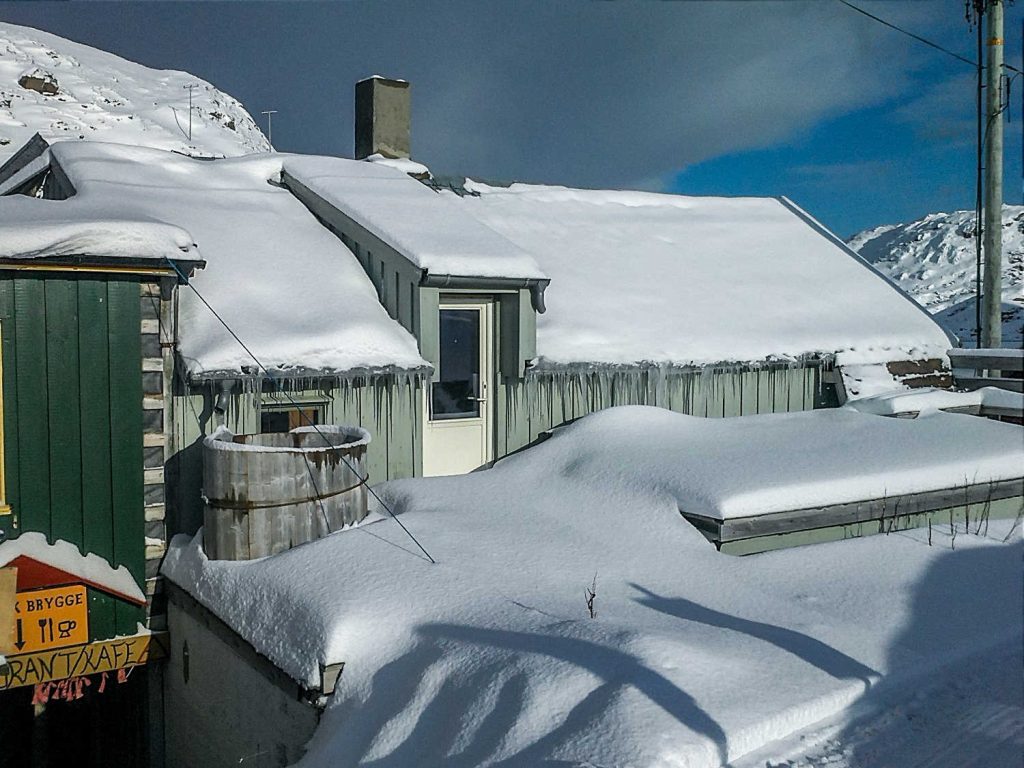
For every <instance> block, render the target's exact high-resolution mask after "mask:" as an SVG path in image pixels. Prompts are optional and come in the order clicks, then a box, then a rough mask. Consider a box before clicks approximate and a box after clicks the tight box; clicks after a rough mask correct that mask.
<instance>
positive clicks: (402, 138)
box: [356, 75, 410, 160]
mask: <svg viewBox="0 0 1024 768" xmlns="http://www.w3.org/2000/svg"><path fill="white" fill-rule="evenodd" d="M409 105H410V89H409V83H408V82H407V81H405V80H392V79H390V78H387V77H381V76H380V75H374V76H373V77H368V78H367V79H365V80H360V81H359V82H358V83H356V160H363V159H364V158H366V157H369V156H370V155H374V154H381V155H384V157H391V158H398V157H401V158H408V157H409V124H410V109H409Z"/></svg>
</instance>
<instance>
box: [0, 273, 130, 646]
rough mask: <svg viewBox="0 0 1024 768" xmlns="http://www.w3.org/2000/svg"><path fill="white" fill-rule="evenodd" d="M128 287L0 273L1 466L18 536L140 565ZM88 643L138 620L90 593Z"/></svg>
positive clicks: (124, 607)
mask: <svg viewBox="0 0 1024 768" xmlns="http://www.w3.org/2000/svg"><path fill="white" fill-rule="evenodd" d="M138 296H139V283H138V280H137V279H135V278H121V277H116V276H110V277H98V276H96V275H88V276H86V275H82V276H74V275H68V276H61V275H57V274H55V275H53V276H46V277H38V276H35V277H28V278H24V277H20V276H15V275H14V273H10V272H8V273H0V323H2V324H3V334H2V336H3V355H4V357H3V362H4V365H3V381H2V386H3V397H4V438H5V451H4V464H5V472H6V477H7V497H8V498H7V501H8V503H10V505H11V507H12V511H13V514H14V516H15V517H16V518H17V523H18V528H17V531H16V532H17V533H21V532H24V531H38V532H40V533H43V534H44V535H46V537H47V539H48V540H49V541H51V542H53V541H55V540H57V539H64V540H66V541H70V542H72V543H73V544H75V545H77V546H78V547H79V548H80V549H82V551H83V552H95V553H96V554H98V555H100V556H101V557H104V558H106V559H108V560H109V561H110V562H111V564H112V565H114V566H115V567H116V566H119V565H125V566H127V568H128V569H129V571H130V572H131V573H132V575H133V576H134V577H135V579H136V581H137V582H138V583H139V585H140V586H141V585H142V584H143V583H144V566H143V556H144V552H143V529H142V526H143V491H142V464H143V456H142V376H141V373H142V366H141V356H140V341H139V328H140V318H139V301H138ZM89 601H90V639H93V640H99V639H105V638H108V637H111V636H113V635H114V634H132V633H134V632H135V629H136V622H138V621H141V620H143V619H144V613H143V611H142V610H141V609H139V608H136V607H134V606H129V605H128V604H126V603H123V602H121V601H117V600H114V599H113V598H111V597H109V596H107V595H104V594H101V593H99V592H95V591H93V590H90V591H89Z"/></svg>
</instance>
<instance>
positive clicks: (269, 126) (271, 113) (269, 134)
mask: <svg viewBox="0 0 1024 768" xmlns="http://www.w3.org/2000/svg"><path fill="white" fill-rule="evenodd" d="M260 114H261V115H266V116H267V143H268V144H270V151H271V152H273V151H274V126H273V123H272V122H271V120H272V119H273V117H274V115H276V114H277V110H276V109H267V110H264V111H263V112H260Z"/></svg>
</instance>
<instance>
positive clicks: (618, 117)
mask: <svg viewBox="0 0 1024 768" xmlns="http://www.w3.org/2000/svg"><path fill="white" fill-rule="evenodd" d="M862 5H864V6H865V7H867V8H869V9H870V10H871V11H873V12H874V13H876V14H878V15H880V16H883V17H885V18H888V19H890V20H892V21H894V22H896V23H899V24H901V25H904V26H906V27H908V28H910V29H912V30H913V31H915V32H917V33H918V34H921V35H923V36H925V37H928V38H931V39H933V40H935V41H936V42H938V43H940V44H942V45H944V46H946V47H948V48H951V49H952V50H954V51H957V52H959V53H961V54H963V55H965V56H967V57H969V58H973V56H974V50H973V48H974V36H973V34H972V32H971V31H970V30H969V29H968V27H967V24H966V23H965V21H964V18H963V3H962V2H961V0H913V1H910V2H904V1H902V0H892V1H891V2H868V0H865V1H864V2H863V3H862ZM1022 11H1024V7H1022V4H1021V3H1020V2H1018V3H1017V4H1016V5H1011V6H1008V8H1007V35H1006V37H1007V53H1008V58H1009V60H1010V61H1012V62H1013V63H1015V64H1016V65H1017V66H1020V58H1021V54H1020V51H1021V20H1022V17H1024V13H1022ZM0 19H3V20H4V21H8V22H12V23H16V24H26V25H29V26H34V27H38V28H40V29H45V30H46V31H48V32H53V33H55V34H58V35H63V36H65V37H69V38H71V39H74V40H77V41H79V42H82V43H86V44H89V45H93V46H96V47H99V48H103V49H105V50H109V51H112V52H114V53H117V54H119V55H121V56H124V57H126V58H129V59H132V60H135V61H139V62H141V63H143V64H146V65H148V66H153V67H159V68H166V69H183V70H188V71H190V72H192V73H194V74H196V75H198V76H200V77H202V78H204V79H207V80H209V81H210V82H212V83H214V84H215V85H217V86H218V87H220V88H222V89H223V90H225V91H227V92H229V93H231V94H232V95H234V96H235V97H237V98H239V99H240V100H241V101H242V102H243V103H244V104H245V105H246V106H247V107H248V109H249V110H250V112H252V113H253V114H254V115H257V116H258V113H259V112H260V111H261V110H264V109H277V110H279V111H278V114H277V115H275V118H274V143H275V145H276V146H277V148H278V149H280V150H283V151H296V152H322V153H332V154H341V155H350V154H351V152H352V98H353V96H352V91H353V85H354V83H355V81H356V80H357V79H359V78H361V77H365V76H367V75H370V74H374V73H381V74H385V75H390V76H395V77H403V78H406V79H408V80H410V81H411V82H412V84H413V156H414V157H415V158H416V159H418V160H420V161H422V162H425V163H426V164H427V165H429V166H430V167H431V168H432V169H433V170H434V171H435V172H442V173H463V174H468V175H473V176H477V177H483V178H490V179H496V180H512V179H517V180H526V181H538V182H546V183H562V184H567V185H577V186H595V187H634V188H644V189H660V190H666V191H676V192H681V193H691V194H720V195H742V194H758V195H786V196H788V197H791V198H792V199H793V200H795V201H796V202H797V203H798V204H800V205H802V206H803V207H805V208H806V209H808V210H809V211H810V212H811V213H812V214H813V215H815V216H816V217H817V218H818V219H820V220H821V221H823V222H824V223H825V224H826V225H827V226H829V227H831V228H832V229H834V230H835V231H836V232H837V233H838V234H840V235H842V236H844V237H845V236H848V235H850V234H852V233H854V232H855V231H857V230H859V229H862V228H865V227H869V226H874V225H877V224H883V223H892V222H897V221H905V220H909V219H912V218H916V217H918V216H921V215H922V214H924V213H927V212H929V211H934V210H948V209H951V208H961V207H962V208H970V207H973V201H974V123H973V109H974V90H973V70H972V69H971V68H970V67H969V66H966V65H965V64H963V63H962V62H958V61H956V60H955V59H952V58H950V57H947V56H945V55H943V54H941V53H939V52H937V51H934V50H932V49H930V48H928V47H926V46H923V45H921V44H919V43H916V42H914V41H913V40H910V39H908V38H905V37H903V36H901V35H899V34H897V33H895V32H893V31H892V30H889V29H887V28H885V27H883V26H881V25H879V24H877V23H875V22H873V21H871V20H869V19H866V18H864V17H863V16H860V15H859V14H856V13H854V12H853V11H851V10H849V9H848V8H845V7H844V6H842V5H841V4H840V3H838V2H836V1H835V0H812V1H811V2H800V1H798V0H793V1H792V2H725V3H716V2H699V3H698V2H694V3H690V2H674V3H651V2H647V3H642V2H594V3H585V2H576V1H570V0H566V1H565V2H557V3H556V2H547V1H541V0H516V2H493V1H489V0H446V1H445V2H438V1H436V0H420V1H419V2H410V1H409V0H375V1H373V2H359V1H353V2H340V1H336V2H258V3H250V2H219V3H161V2H149V3H101V2H96V3H92V2H76V3H45V2H42V3H11V2H0ZM1022 92H1024V78H1019V79H1018V80H1017V82H1016V83H1015V89H1014V99H1013V101H1014V104H1013V107H1012V113H1011V114H1012V119H1013V121H1012V122H1011V123H1009V124H1008V125H1006V129H1007V134H1006V135H1007V147H1006V190H1007V201H1009V202H1020V201H1021V126H1022V125H1024V120H1022V119H1021V117H1022V115H1021V109H1020V94H1021V93H1022ZM261 124H262V120H261Z"/></svg>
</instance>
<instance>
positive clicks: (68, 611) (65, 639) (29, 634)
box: [14, 584, 89, 654]
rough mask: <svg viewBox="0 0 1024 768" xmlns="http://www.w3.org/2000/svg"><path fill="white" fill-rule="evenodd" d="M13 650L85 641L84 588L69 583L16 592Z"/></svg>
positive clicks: (34, 648) (86, 603)
mask: <svg viewBox="0 0 1024 768" xmlns="http://www.w3.org/2000/svg"><path fill="white" fill-rule="evenodd" d="M14 623H15V629H14V634H15V640H14V647H15V648H16V651H15V653H19V654H20V653H34V652H35V651H45V650H49V649H51V648H63V647H65V646H68V645H80V644H82V643H87V642H89V606H88V601H87V598H86V588H85V586H84V585H82V584H72V585H68V586H63V587H52V588H50V589H34V590H31V591H28V592H19V593H18V594H17V595H16V598H15V603H14Z"/></svg>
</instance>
